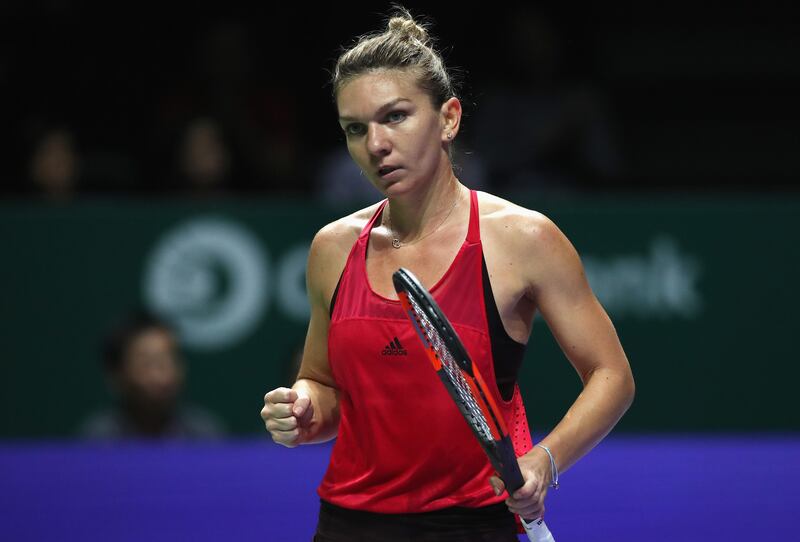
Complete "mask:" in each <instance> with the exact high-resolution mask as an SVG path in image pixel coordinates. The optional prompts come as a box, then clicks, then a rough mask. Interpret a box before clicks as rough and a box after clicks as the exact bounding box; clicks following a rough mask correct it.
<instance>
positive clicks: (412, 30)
mask: <svg viewBox="0 0 800 542" xmlns="http://www.w3.org/2000/svg"><path fill="white" fill-rule="evenodd" d="M389 32H393V33H396V34H399V35H400V36H401V37H410V38H416V39H418V40H419V41H421V42H422V43H427V42H428V32H426V31H425V29H424V28H422V27H421V26H420V25H418V24H417V23H415V22H414V20H413V19H407V18H405V17H392V18H391V19H390V20H389Z"/></svg>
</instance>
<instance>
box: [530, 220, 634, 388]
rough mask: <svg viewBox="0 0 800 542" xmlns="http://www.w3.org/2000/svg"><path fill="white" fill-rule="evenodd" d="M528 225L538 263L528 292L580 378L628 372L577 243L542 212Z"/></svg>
mask: <svg viewBox="0 0 800 542" xmlns="http://www.w3.org/2000/svg"><path fill="white" fill-rule="evenodd" d="M527 229H528V232H527V234H528V235H526V236H525V238H526V244H528V247H527V248H528V250H529V252H528V254H531V255H533V256H534V260H533V261H534V262H535V264H534V265H532V266H530V267H529V268H528V269H529V270H530V272H531V275H530V276H529V277H528V278H529V280H528V286H529V287H528V296H529V297H530V298H531V299H532V300H533V302H534V303H535V305H536V307H537V308H538V310H539V312H540V313H541V315H542V317H543V318H544V320H545V321H546V322H547V325H548V327H549V328H550V331H551V332H552V334H553V336H554V337H555V339H556V341H557V342H558V344H559V346H560V347H561V349H562V351H563V352H564V355H565V356H566V357H567V358H568V359H569V361H570V362H571V363H572V365H573V367H575V370H576V371H577V372H578V374H579V375H580V377H581V380H582V381H583V382H584V383H585V382H586V380H587V378H588V377H589V375H591V373H592V372H594V371H595V370H597V369H598V368H609V369H615V370H619V371H622V372H626V371H627V372H629V371H630V365H629V364H628V359H627V357H626V356H625V352H624V351H623V349H622V345H621V344H620V341H619V338H618V336H617V332H616V330H615V329H614V325H613V324H612V322H611V319H610V318H609V317H608V315H607V314H606V311H605V310H604V309H603V307H602V305H600V302H599V301H598V300H597V298H596V297H595V295H594V293H593V292H592V289H591V287H590V286H589V283H588V281H587V279H586V273H585V271H584V268H583V264H582V263H581V260H580V257H579V256H578V253H577V251H576V250H575V247H574V246H573V245H572V243H571V242H570V241H569V239H567V237H566V235H564V233H563V232H562V231H561V230H560V229H559V228H558V227H557V226H556V225H555V223H553V221H552V220H550V219H549V218H547V217H546V216H544V215H542V214H541V213H535V215H534V216H533V217H532V218H531V219H530V222H529V224H528V226H527Z"/></svg>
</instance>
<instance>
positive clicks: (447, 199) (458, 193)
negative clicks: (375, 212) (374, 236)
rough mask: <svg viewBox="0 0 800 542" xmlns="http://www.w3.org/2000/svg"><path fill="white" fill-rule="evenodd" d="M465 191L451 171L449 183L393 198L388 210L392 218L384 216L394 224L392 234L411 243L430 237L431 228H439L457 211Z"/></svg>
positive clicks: (446, 180) (384, 219)
mask: <svg viewBox="0 0 800 542" xmlns="http://www.w3.org/2000/svg"><path fill="white" fill-rule="evenodd" d="M463 189H464V186H463V185H462V184H461V183H460V182H459V180H458V179H457V178H456V177H455V175H453V173H452V171H450V172H449V175H448V177H447V178H445V180H443V181H440V182H434V183H431V184H430V185H428V186H426V187H425V190H421V191H420V192H419V193H414V194H409V195H403V196H397V197H390V198H389V203H388V204H387V209H386V211H388V215H389V216H388V217H387V216H384V217H383V224H384V225H387V223H388V224H390V225H391V232H390V235H393V236H396V237H399V238H400V239H401V240H408V241H409V242H411V241H413V240H414V239H417V238H419V237H420V236H422V235H426V234H427V233H428V230H429V228H434V227H437V224H439V223H440V222H441V221H443V219H444V218H445V217H446V216H447V215H448V214H450V213H451V212H454V207H457V206H458V203H459V201H460V200H461V197H462V191H463ZM386 211H385V212H384V213H385V214H387V213H386Z"/></svg>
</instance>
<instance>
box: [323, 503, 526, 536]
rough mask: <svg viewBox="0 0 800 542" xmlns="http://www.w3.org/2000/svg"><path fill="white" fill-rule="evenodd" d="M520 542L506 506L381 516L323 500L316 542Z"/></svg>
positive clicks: (497, 505)
mask: <svg viewBox="0 0 800 542" xmlns="http://www.w3.org/2000/svg"><path fill="white" fill-rule="evenodd" d="M412 541H413V542H429V541H430V542H433V541H437V542H438V541H452V542H456V541H458V542H518V541H519V538H518V536H517V523H516V521H515V520H514V515H513V514H512V513H511V512H509V511H508V507H507V506H506V505H505V503H502V502H501V503H498V504H493V505H491V506H486V507H482V508H463V507H452V508H444V509H441V510H436V511H433V512H421V513H414V514H379V513H375V512H365V511H362V510H351V509H349V508H342V507H341V506H336V505H334V504H331V503H329V502H327V501H324V500H322V499H320V509H319V522H318V523H317V532H316V534H315V535H314V542H412Z"/></svg>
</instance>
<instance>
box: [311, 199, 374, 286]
mask: <svg viewBox="0 0 800 542" xmlns="http://www.w3.org/2000/svg"><path fill="white" fill-rule="evenodd" d="M380 204H381V202H378V203H375V204H373V205H370V206H369V207H365V208H363V209H360V210H358V211H356V212H354V213H352V214H349V215H347V216H344V217H342V218H339V219H337V220H334V221H333V222H331V223H329V224H326V225H325V226H323V227H322V228H320V229H319V231H317V233H316V234H315V235H314V238H313V239H312V241H311V247H310V248H309V253H308V269H307V274H306V277H307V281H308V288H309V291H310V292H312V291H313V292H316V293H317V294H319V295H320V300H322V301H324V300H326V299H327V300H329V299H330V297H331V296H332V295H333V290H334V289H335V287H336V283H337V281H338V280H339V275H341V273H342V270H343V269H344V265H345V263H346V261H347V256H348V254H350V249H351V248H352V247H353V243H355V242H356V239H358V235H359V234H360V233H361V230H362V229H364V226H365V225H366V224H367V222H369V219H370V218H372V215H373V214H374V213H375V211H376V210H377V209H378V206H379V205H380Z"/></svg>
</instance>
